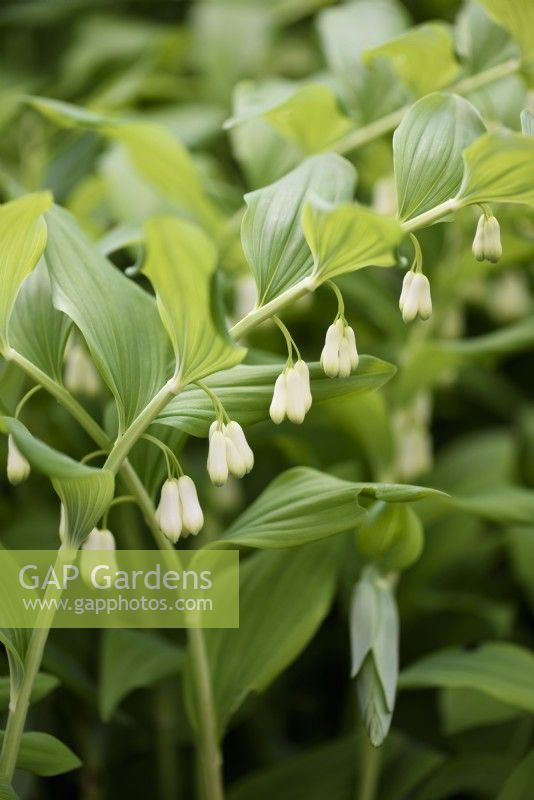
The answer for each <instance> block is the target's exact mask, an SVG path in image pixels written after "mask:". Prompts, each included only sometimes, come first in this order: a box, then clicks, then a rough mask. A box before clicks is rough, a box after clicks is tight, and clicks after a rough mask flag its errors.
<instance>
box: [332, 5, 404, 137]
mask: <svg viewBox="0 0 534 800" xmlns="http://www.w3.org/2000/svg"><path fill="white" fill-rule="evenodd" d="M317 23H318V25H317V26H318V29H319V35H320V37H321V45H322V49H323V51H324V55H325V59H326V62H327V64H328V67H329V70H330V72H332V73H333V75H334V76H335V80H336V86H338V87H339V92H340V96H341V97H342V99H343V101H344V102H345V104H346V106H347V107H348V108H349V109H350V111H351V115H354V116H355V117H356V118H357V119H358V121H359V122H360V123H362V124H363V123H365V122H368V121H370V120H371V119H377V118H378V117H380V116H383V115H384V114H387V113H388V111H391V110H393V109H394V108H398V107H399V106H401V105H402V104H403V102H405V100H406V91H405V89H404V87H402V86H401V85H399V83H398V81H397V79H396V76H395V75H394V73H393V72H392V70H391V68H390V65H389V64H387V63H385V62H380V63H379V62H377V63H376V64H373V65H372V67H371V68H369V67H366V66H365V64H364V63H363V58H362V56H363V53H364V52H365V51H366V50H368V49H370V48H373V47H376V46H377V45H380V44H382V43H383V42H386V41H387V40H388V39H391V38H393V37H394V36H397V35H398V34H399V33H401V32H402V31H403V30H404V29H405V28H406V27H407V26H408V24H409V16H408V14H407V12H406V9H405V8H404V7H403V6H402V5H401V3H399V2H396V0H359V2H357V3H344V4H342V5H337V6H335V7H334V8H328V9H326V10H325V11H322V12H321V13H320V14H319V16H318V19H317Z"/></svg>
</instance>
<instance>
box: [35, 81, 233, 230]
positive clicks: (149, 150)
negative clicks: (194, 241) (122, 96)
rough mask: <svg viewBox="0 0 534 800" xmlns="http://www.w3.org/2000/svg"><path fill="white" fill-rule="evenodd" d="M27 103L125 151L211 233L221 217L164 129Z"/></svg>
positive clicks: (42, 101)
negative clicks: (110, 140)
mask: <svg viewBox="0 0 534 800" xmlns="http://www.w3.org/2000/svg"><path fill="white" fill-rule="evenodd" d="M28 102H29V103H30V104H31V105H32V106H33V107H34V108H35V109H37V111H39V112H40V113H41V114H43V115H44V116H46V117H47V118H48V119H50V120H51V121H52V122H54V123H55V124H56V125H62V126H64V127H81V128H88V129H90V130H95V131H98V132H99V133H101V134H102V135H104V136H107V137H109V138H110V139H112V140H114V141H118V142H120V143H121V144H122V145H124V147H125V148H126V151H127V153H128V156H129V157H130V159H131V161H132V163H133V165H134V166H135V168H136V170H137V171H138V172H139V173H140V174H141V175H142V176H143V178H145V179H146V180H147V181H148V182H149V183H150V184H152V185H153V186H154V187H155V188H156V189H157V190H158V191H159V192H160V193H161V194H162V195H163V196H164V197H165V198H166V199H167V200H169V201H170V202H171V203H173V204H174V205H176V206H177V208H179V209H180V210H181V211H184V212H187V213H189V214H190V215H191V216H192V217H193V218H194V219H196V220H197V221H198V222H199V223H200V224H202V225H203V226H204V227H205V228H206V229H207V230H210V231H211V232H212V233H217V232H219V231H220V229H221V225H222V224H223V217H222V215H221V213H220V212H219V211H218V209H217V208H215V206H214V205H213V204H212V202H211V200H210V199H209V198H208V196H207V195H206V193H205V191H204V187H203V186H202V182H201V180H200V177H199V174H198V172H197V169H196V167H195V164H194V162H193V159H192V158H191V156H190V154H189V153H188V151H187V150H186V148H185V147H184V146H183V145H182V144H181V142H180V141H179V140H178V139H177V138H176V137H175V136H173V134H172V133H171V132H170V131H169V130H167V129H166V128H164V127H162V126H160V125H157V124H154V123H145V122H122V121H120V120H115V119H113V118H112V117H108V116H104V115H102V114H96V113H94V112H93V111H89V110H87V109H84V108H80V107H79V106H75V105H72V104H71V103H65V102H62V101H60V100H52V99H49V98H47V97H30V98H28Z"/></svg>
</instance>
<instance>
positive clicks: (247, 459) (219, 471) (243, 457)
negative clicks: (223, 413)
mask: <svg viewBox="0 0 534 800" xmlns="http://www.w3.org/2000/svg"><path fill="white" fill-rule="evenodd" d="M207 466H208V474H209V476H210V478H211V481H212V483H214V484H215V486H222V485H223V484H224V483H226V481H227V480H228V475H234V476H235V477H236V478H242V477H243V475H246V474H247V473H248V472H250V470H251V469H252V467H253V466H254V453H253V452H252V450H251V449H250V447H249V444H248V442H247V439H246V437H245V434H244V432H243V428H242V427H241V425H239V423H238V422H229V423H228V424H227V425H225V424H224V423H222V422H220V421H218V420H215V421H214V422H212V424H211V427H210V431H209V450H208V465H207Z"/></svg>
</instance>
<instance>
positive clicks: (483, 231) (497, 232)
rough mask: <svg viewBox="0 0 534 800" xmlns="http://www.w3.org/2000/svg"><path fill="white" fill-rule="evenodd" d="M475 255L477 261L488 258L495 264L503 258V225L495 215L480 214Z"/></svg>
mask: <svg viewBox="0 0 534 800" xmlns="http://www.w3.org/2000/svg"><path fill="white" fill-rule="evenodd" d="M473 255H474V257H475V258H476V260H477V261H484V260H486V261H491V262H493V263H494V264H495V263H496V262H497V261H498V260H499V259H500V258H501V256H502V245H501V226H500V225H499V222H498V220H497V218H496V217H494V216H493V215H491V216H489V217H487V216H486V214H481V215H480V217H479V220H478V224H477V229H476V233H475V238H474V239H473Z"/></svg>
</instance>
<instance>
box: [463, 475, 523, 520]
mask: <svg viewBox="0 0 534 800" xmlns="http://www.w3.org/2000/svg"><path fill="white" fill-rule="evenodd" d="M450 502H451V504H452V505H453V506H454V507H455V508H460V509H462V510H464V511H469V513H470V514H476V515H477V516H480V517H482V518H483V519H487V520H490V521H491V522H497V523H499V524H501V525H529V524H531V523H532V520H533V519H534V491H533V490H532V489H524V488H523V487H521V486H506V485H499V486H495V487H494V488H492V489H488V490H487V491H481V492H478V493H477V494H473V495H469V496H460V495H456V496H453V497H452V498H451V500H450Z"/></svg>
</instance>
